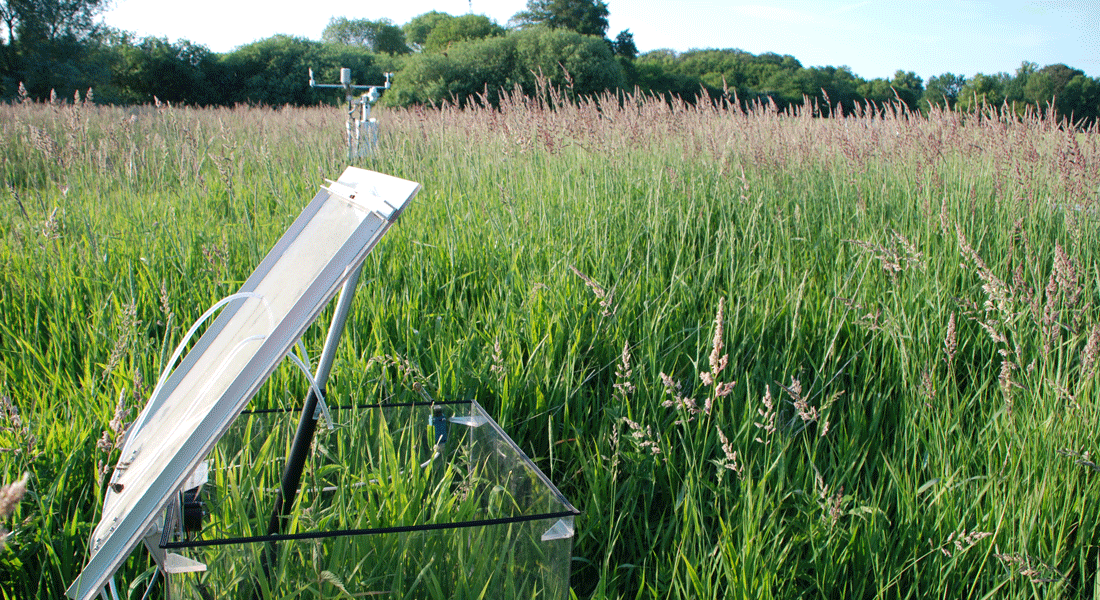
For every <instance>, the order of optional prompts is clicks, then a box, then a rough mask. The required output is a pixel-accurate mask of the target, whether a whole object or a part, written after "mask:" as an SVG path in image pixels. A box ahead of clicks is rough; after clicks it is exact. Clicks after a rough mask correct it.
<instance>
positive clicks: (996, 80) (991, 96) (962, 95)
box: [958, 73, 1012, 111]
mask: <svg viewBox="0 0 1100 600" xmlns="http://www.w3.org/2000/svg"><path fill="white" fill-rule="evenodd" d="M1011 80H1012V76H1011V75H1009V74H1008V73H997V74H995V75H984V74H982V73H978V74H977V75H975V76H973V77H971V78H970V79H969V80H967V82H966V85H964V86H963V88H962V90H960V91H959V102H958V107H959V109H961V110H964V111H969V110H976V109H978V108H980V107H981V106H983V105H991V106H994V107H1000V106H1001V104H1003V103H1004V101H1005V88H1006V84H1007V83H1008V82H1009V81H1011Z"/></svg>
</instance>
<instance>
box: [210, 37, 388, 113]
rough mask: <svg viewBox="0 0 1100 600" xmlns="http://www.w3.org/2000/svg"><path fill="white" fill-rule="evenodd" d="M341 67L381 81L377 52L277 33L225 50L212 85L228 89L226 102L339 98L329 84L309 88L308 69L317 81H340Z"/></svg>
mask: <svg viewBox="0 0 1100 600" xmlns="http://www.w3.org/2000/svg"><path fill="white" fill-rule="evenodd" d="M340 67H347V68H349V69H351V70H352V75H353V77H354V81H355V82H356V83H373V82H380V81H382V71H381V70H380V69H379V68H378V66H377V65H376V63H375V55H373V54H371V53H370V52H369V51H368V50H367V49H366V48H363V47H361V46H351V45H343V44H326V43H322V42H317V41H313V40H307V39H304V38H299V37H292V36H287V35H276V36H273V37H270V38H267V39H265V40H260V41H258V42H253V43H251V44H248V45H246V46H241V47H240V48H237V49H236V50H234V51H233V52H231V53H229V54H226V55H223V57H222V60H221V62H220V63H219V65H218V69H217V73H216V74H215V75H214V76H212V77H211V85H212V86H213V87H214V89H217V90H224V93H223V96H222V98H221V99H220V100H219V103H222V104H232V103H236V102H255V103H263V104H271V105H276V106H280V105H284V104H295V105H299V106H300V105H305V104H315V103H317V102H318V101H326V100H329V101H338V100H340V99H341V98H338V97H337V96H336V95H335V94H332V93H328V92H329V90H316V89H310V87H309V84H308V79H307V77H308V75H307V73H308V69H310V68H312V69H313V70H314V73H315V74H316V77H317V80H318V81H320V82H322V83H323V82H332V81H338V80H339V69H340Z"/></svg>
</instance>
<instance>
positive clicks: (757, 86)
mask: <svg viewBox="0 0 1100 600" xmlns="http://www.w3.org/2000/svg"><path fill="white" fill-rule="evenodd" d="M104 8H105V0H0V19H2V20H3V26H4V27H3V29H0V38H2V42H3V43H2V45H0V98H4V99H12V98H17V97H29V98H36V99H44V98H47V97H49V96H50V94H52V93H56V94H58V95H61V96H70V97H71V96H72V95H73V94H74V93H76V92H77V91H82V90H87V89H92V90H94V98H95V100H96V101H98V102H105V103H114V104H139V103H148V102H153V101H154V97H155V98H156V99H157V100H161V101H168V102H176V103H189V104H195V105H232V104H235V103H254V104H267V105H284V104H295V105H304V104H315V103H318V102H322V101H336V100H338V99H337V98H334V96H335V95H334V94H331V93H323V92H320V91H317V90H311V89H310V88H309V87H308V85H307V83H306V81H307V80H306V75H305V74H306V73H307V70H308V69H310V68H312V69H313V70H314V71H315V73H316V74H317V79H318V81H336V80H337V79H338V70H339V68H341V67H349V68H351V69H352V70H353V73H354V74H355V79H356V83H360V84H371V83H376V82H379V83H380V82H381V81H382V80H383V79H382V73H383V72H395V73H396V74H397V75H396V76H395V78H394V84H393V88H392V89H391V90H389V91H388V92H387V93H386V94H385V96H384V98H383V102H384V103H386V104H389V105H392V106H406V105H410V104H417V103H439V102H443V101H452V102H456V103H460V104H461V103H465V102H470V101H478V102H488V103H490V104H492V103H495V102H496V101H497V100H498V98H499V94H500V93H501V91H502V90H503V91H512V90H514V89H516V88H517V87H518V88H520V89H522V90H523V91H524V92H525V93H528V94H533V93H535V92H536V90H537V87H538V85H540V80H544V81H549V82H550V83H551V84H554V85H556V86H558V87H559V88H561V89H562V90H564V91H565V92H566V93H568V94H570V95H573V96H575V97H581V96H586V95H593V94H598V93H602V92H605V91H608V90H627V91H633V90H635V89H638V90H640V91H642V92H644V93H646V94H654V95H661V96H664V97H667V98H669V99H672V98H675V97H679V98H681V99H684V100H687V101H695V100H696V99H699V98H708V97H709V98H711V99H719V98H727V99H732V98H736V99H737V100H738V101H739V102H741V103H742V104H744V105H748V104H750V103H756V102H762V103H768V104H773V105H774V106H775V107H776V108H778V109H785V108H787V107H790V106H796V105H802V104H803V103H804V102H806V101H809V102H811V103H812V104H813V105H814V106H815V107H816V109H817V110H818V112H819V113H821V114H829V113H830V112H833V111H836V110H843V111H851V110H854V109H855V107H856V105H857V104H863V105H866V104H867V103H873V104H875V105H878V106H882V105H885V104H888V103H898V104H904V105H905V106H906V107H907V108H908V109H909V110H912V111H924V112H927V111H928V110H930V109H931V108H932V107H935V106H940V107H944V106H948V107H952V108H959V109H962V110H972V109H975V108H979V107H981V106H983V105H984V106H990V107H993V108H994V109H995V110H1005V111H1014V112H1017V113H1023V112H1025V111H1029V110H1030V111H1040V112H1043V113H1046V114H1050V115H1052V116H1055V117H1057V118H1067V119H1071V120H1073V121H1079V122H1083V123H1091V122H1093V121H1095V119H1096V118H1097V117H1100V79H1097V78H1091V77H1088V76H1087V75H1085V73H1084V72H1082V71H1081V70H1079V69H1075V68H1073V67H1070V66H1067V65H1063V64H1054V65H1046V66H1043V67H1039V65H1037V64H1035V63H1030V62H1024V63H1023V64H1021V65H1020V67H1019V68H1018V69H1017V70H1016V72H1015V73H1014V74H1009V73H996V74H992V75H986V74H978V75H975V76H974V77H971V78H966V77H964V76H962V75H956V74H952V73H944V74H941V75H938V76H935V77H931V78H929V79H928V81H924V80H923V79H922V78H921V77H919V76H918V75H917V74H916V73H913V72H912V71H904V70H898V71H897V72H896V73H895V74H894V77H893V78H890V79H886V78H875V79H870V80H868V79H863V78H861V77H860V76H858V75H856V74H855V73H853V72H852V71H851V69H849V68H848V67H843V66H842V67H832V66H827V67H804V66H803V65H802V64H801V63H800V62H799V61H798V60H797V59H796V58H795V57H793V56H790V55H780V54H775V53H764V54H759V55H755V54H751V53H749V52H745V51H743V50H737V49H721V50H718V49H706V50H691V51H687V52H676V51H673V50H654V51H651V52H646V53H644V54H639V52H638V50H637V47H636V45H635V43H634V38H633V35H632V34H631V33H630V31H629V30H627V31H622V32H619V33H618V35H616V36H615V37H614V39H612V38H610V37H609V36H608V35H607V34H608V32H607V29H608V22H607V17H608V14H609V13H608V8H607V4H606V3H605V2H603V1H602V0H528V3H527V8H526V10H524V11H521V12H519V13H517V14H516V15H515V16H514V17H513V18H512V19H511V20H510V21H509V22H508V23H506V24H505V25H501V24H498V23H496V22H494V21H492V20H491V19H489V18H488V17H485V16H482V15H472V14H468V15H460V16H455V15H450V14H447V13H442V12H436V11H432V12H429V13H425V14H422V15H419V16H417V17H415V18H413V19H412V20H410V21H409V22H408V23H405V24H404V25H400V26H399V25H397V24H395V23H393V22H391V21H389V20H386V19H381V20H370V19H348V18H346V17H334V18H332V19H331V20H330V21H329V24H328V26H327V27H326V28H325V29H324V31H323V32H322V35H321V39H320V40H310V39H305V38H300V37H293V36H286V35H276V36H273V37H270V38H267V39H264V40H260V41H257V42H254V43H251V44H247V45H244V46H241V47H239V48H237V49H235V50H233V51H231V52H227V53H223V54H218V53H214V52H211V51H210V50H209V49H208V48H206V47H205V46H202V45H200V44H195V43H192V42H190V41H187V40H179V41H175V42H171V41H169V40H167V39H163V38H153V37H146V38H140V39H139V38H137V37H136V36H135V35H134V34H131V33H128V32H123V31H118V30H115V29H112V28H109V27H106V26H104V25H102V24H100V23H98V22H97V21H96V17H97V16H98V15H99V14H101V12H102V10H103V9H104Z"/></svg>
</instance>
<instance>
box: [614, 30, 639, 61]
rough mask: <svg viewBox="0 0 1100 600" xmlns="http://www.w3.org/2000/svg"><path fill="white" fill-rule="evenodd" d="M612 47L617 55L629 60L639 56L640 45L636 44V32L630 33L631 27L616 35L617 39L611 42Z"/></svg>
mask: <svg viewBox="0 0 1100 600" xmlns="http://www.w3.org/2000/svg"><path fill="white" fill-rule="evenodd" d="M611 49H612V50H614V51H615V55H616V56H621V57H623V58H625V59H627V60H634V59H635V58H637V57H638V47H637V46H635V45H634V34H633V33H630V30H629V29H624V30H622V31H620V32H619V35H617V36H615V41H614V42H612V43H611Z"/></svg>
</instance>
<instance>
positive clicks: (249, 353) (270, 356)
mask: <svg viewBox="0 0 1100 600" xmlns="http://www.w3.org/2000/svg"><path fill="white" fill-rule="evenodd" d="M419 189H420V185H419V184H417V183H415V182H412V181H406V180H403V179H399V178H396V177H391V176H388V175H383V174H381V173H374V172H371V171H366V170H363V169H358V168H355V167H348V168H347V170H345V171H344V173H343V174H342V175H341V176H340V178H339V179H338V180H336V181H335V182H331V183H330V185H329V186H328V187H322V188H321V190H320V191H319V192H318V193H317V195H316V196H315V197H314V198H313V200H312V201H311V202H310V203H309V204H308V205H307V206H306V208H305V209H304V210H303V211H302V214H301V215H300V216H299V217H298V218H297V219H296V220H295V221H294V223H293V224H292V225H291V226H290V228H289V229H288V230H287V232H286V234H284V235H283V237H282V238H281V239H280V240H279V241H278V242H277V243H276V244H275V247H274V248H273V249H272V250H271V252H270V253H268V255H267V256H266V257H265V258H264V260H263V261H262V262H261V263H260V265H259V266H258V267H257V268H256V270H255V272H254V273H253V274H252V275H251V276H250V277H249V278H248V280H247V281H245V283H244V285H242V286H241V289H240V291H239V292H238V293H237V294H235V295H234V296H233V297H231V298H230V299H229V300H228V301H227V302H226V304H225V306H224V308H222V309H221V312H220V313H219V314H218V316H217V318H216V319H215V320H214V321H213V322H212V323H211V324H210V326H209V328H208V329H207V330H206V332H205V333H204V334H203V335H202V336H201V337H200V338H199V340H198V341H197V342H196V343H195V345H194V347H193V348H192V349H191V350H190V351H189V352H188V354H187V356H186V357H185V358H184V359H183V361H182V362H181V363H180V365H179V366H178V367H177V368H176V369H175V370H174V371H172V373H171V375H169V376H168V377H167V378H165V379H164V380H163V381H162V382H161V384H160V385H159V386H158V389H157V391H155V392H154V395H153V396H152V397H151V398H150V399H149V402H148V404H147V405H146V407H145V408H144V410H142V412H141V414H140V415H139V416H138V418H137V419H136V420H135V422H134V424H133V425H132V426H131V428H130V431H129V432H128V433H127V435H126V439H125V441H124V443H123V445H122V454H121V456H120V458H119V461H118V464H117V465H116V467H115V470H114V473H113V474H112V476H111V479H110V484H109V485H108V491H107V493H106V497H105V499H104V503H103V513H102V517H101V519H100V522H99V524H98V526H97V527H96V528H95V531H94V532H93V534H92V540H91V548H90V549H89V550H90V552H91V557H90V558H89V560H88V564H87V566H85V568H84V570H83V571H82V572H81V574H80V576H79V577H78V578H77V580H76V581H75V582H74V583H73V584H72V586H70V588H69V589H68V592H67V594H68V595H69V596H70V597H72V598H76V599H78V600H87V599H90V598H92V597H94V596H95V595H96V594H99V593H100V592H101V591H102V590H103V589H104V588H105V586H106V585H107V584H108V581H109V580H110V579H111V578H112V577H113V575H114V573H115V572H116V571H117V570H118V568H119V567H120V566H121V565H122V563H123V562H124V561H125V560H126V558H127V557H128V556H129V555H130V553H131V552H132V551H133V550H134V548H135V547H136V546H137V545H138V544H139V543H141V542H142V541H143V540H144V539H146V538H148V537H149V536H151V535H154V534H156V533H157V531H158V527H159V526H158V520H159V517H160V516H161V513H162V512H163V511H164V509H165V507H166V505H167V504H168V502H169V501H170V499H171V498H172V496H173V494H175V493H177V492H179V491H180V490H181V489H183V487H184V486H185V485H187V481H188V479H189V477H191V475H192V474H194V473H195V472H196V470H197V469H200V464H201V462H202V460H203V458H204V457H205V456H206V455H207V453H209V452H210V449H211V448H212V447H213V446H214V444H215V443H216V442H217V441H218V440H219V439H220V438H221V437H222V435H223V434H224V433H225V431H226V430H227V429H228V428H229V426H230V425H231V424H232V422H233V421H234V419H236V417H237V415H238V414H240V412H241V411H242V410H243V409H244V408H245V405H246V404H247V403H248V401H249V400H250V399H251V398H252V396H253V395H254V394H255V393H256V392H257V391H258V390H259V388H260V386H261V385H263V383H264V382H265V381H266V380H267V378H268V377H269V376H270V375H271V373H272V372H273V371H274V370H275V368H276V367H277V366H278V365H279V363H280V362H281V361H282V360H283V358H284V357H285V356H286V355H287V354H288V353H289V352H290V350H291V348H292V347H293V345H294V344H295V343H296V342H297V341H298V339H299V338H300V337H301V336H302V334H303V333H304V332H305V330H306V329H307V328H308V327H309V326H310V324H312V323H313V321H314V320H315V319H316V318H317V317H318V315H319V314H320V313H321V311H322V310H323V309H324V308H325V306H326V305H327V304H328V303H329V301H331V300H332V298H333V297H334V296H335V295H336V293H337V291H339V290H340V287H341V285H342V284H343V283H344V282H345V281H346V280H348V278H349V277H350V276H352V275H353V274H354V273H356V272H357V269H358V268H359V266H360V265H361V264H362V263H363V261H364V259H365V258H366V256H367V254H368V253H369V252H370V251H371V249H372V248H373V247H374V246H375V244H377V243H378V241H379V240H380V239H381V237H382V236H383V235H384V234H385V233H386V231H387V230H388V229H389V227H390V226H391V225H392V224H393V222H394V221H395V220H396V219H397V217H398V216H399V215H400V213H401V211H402V210H403V209H404V208H405V206H406V205H407V203H408V202H409V200H411V199H412V198H413V196H415V195H416V193H417V191H419ZM147 546H150V549H151V550H153V546H155V544H147ZM154 552H156V551H155V550H154ZM161 552H163V551H161ZM157 558H158V563H160V564H161V566H162V568H166V569H172V570H174V569H180V570H195V569H199V568H201V565H200V564H197V563H193V562H191V561H187V560H186V559H183V558H182V557H179V556H176V555H171V554H169V555H167V556H157Z"/></svg>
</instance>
